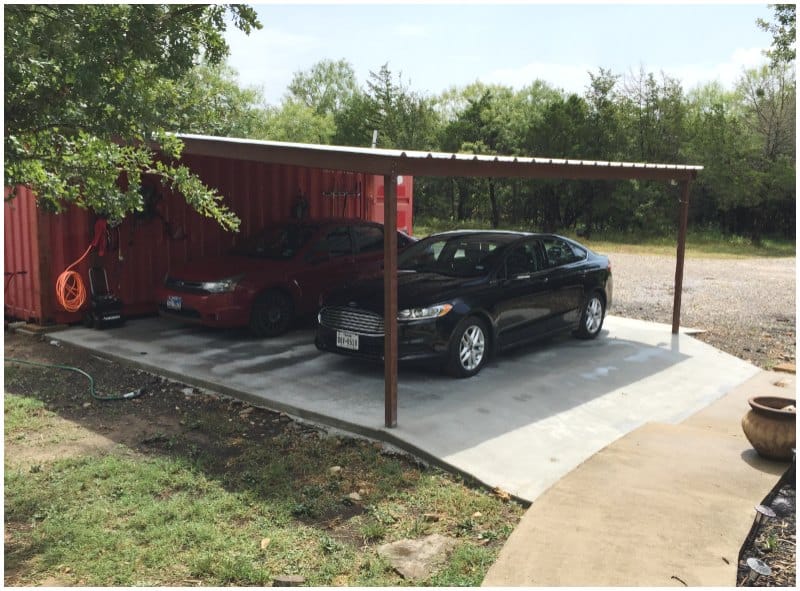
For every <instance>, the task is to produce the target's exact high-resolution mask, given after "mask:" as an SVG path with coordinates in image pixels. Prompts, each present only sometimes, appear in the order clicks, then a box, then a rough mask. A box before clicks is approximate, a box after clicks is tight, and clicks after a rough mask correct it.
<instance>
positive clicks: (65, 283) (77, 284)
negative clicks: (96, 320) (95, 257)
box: [56, 244, 94, 312]
mask: <svg viewBox="0 0 800 591" xmlns="http://www.w3.org/2000/svg"><path fill="white" fill-rule="evenodd" d="M92 248H94V244H90V245H89V248H87V249H86V252H84V253H83V254H82V255H81V258H79V259H78V260H77V261H75V262H74V263H72V264H71V265H70V266H69V267H67V268H66V269H65V270H64V272H63V273H61V275H59V276H58V279H57V280H56V299H57V300H58V303H59V304H61V306H62V307H63V308H64V309H65V310H66V311H67V312H77V311H78V310H80V309H81V307H82V306H83V304H84V302H86V286H85V285H84V283H83V279H82V278H81V276H80V274H79V273H78V272H77V271H73V270H72V268H73V267H76V266H77V265H78V264H80V262H81V261H82V260H83V259H85V258H86V255H88V254H89V253H90V252H91V251H92Z"/></svg>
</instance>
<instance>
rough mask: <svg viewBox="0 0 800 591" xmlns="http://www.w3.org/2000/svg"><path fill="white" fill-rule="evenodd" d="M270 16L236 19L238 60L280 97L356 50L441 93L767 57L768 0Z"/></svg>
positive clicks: (420, 6) (370, 62)
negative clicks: (255, 26) (240, 24)
mask: <svg viewBox="0 0 800 591" xmlns="http://www.w3.org/2000/svg"><path fill="white" fill-rule="evenodd" d="M253 6H254V7H255V8H256V10H257V12H258V15H259V20H260V21H261V23H262V24H263V25H264V28H263V29H261V30H260V31H254V32H252V33H251V34H250V36H249V37H248V36H246V35H244V34H243V33H241V32H240V31H238V30H235V29H234V30H231V29H229V31H228V33H226V38H227V40H228V43H229V45H230V48H231V54H230V57H229V60H228V63H229V64H230V65H231V66H233V68H234V69H235V70H236V71H237V72H238V74H239V82H240V83H241V84H242V85H243V86H253V87H257V88H260V89H261V90H262V92H263V95H264V97H265V99H266V101H267V102H268V103H269V104H273V105H277V104H279V103H280V101H281V99H282V98H283V96H284V95H285V93H286V88H287V86H288V84H289V82H290V81H291V79H292V75H293V74H294V73H295V72H298V71H306V70H308V69H310V68H311V67H312V66H313V65H314V64H315V63H317V62H319V61H320V60H323V59H332V60H339V59H345V60H347V61H348V62H350V64H351V65H352V66H353V69H354V70H355V73H356V77H357V80H358V82H359V84H360V85H362V86H363V85H364V84H365V83H366V81H367V80H368V78H369V73H370V72H371V71H372V72H377V71H378V70H380V68H381V66H382V65H383V64H388V67H389V70H390V71H391V72H392V73H393V74H394V75H395V76H397V75H398V74H399V75H401V76H402V80H403V82H404V83H405V84H407V85H408V86H409V87H410V89H411V90H412V91H415V92H417V93H420V94H423V95H428V96H430V95H436V94H439V93H440V92H442V91H443V90H446V89H448V88H450V87H452V86H459V87H461V86H465V85H467V84H470V83H472V82H475V81H476V80H480V81H482V82H485V83H499V84H503V85H507V86H511V87H513V88H515V89H519V88H521V87H523V86H525V85H527V84H530V83H531V82H533V81H534V80H536V79H541V80H544V81H546V82H547V83H549V84H550V85H551V86H553V87H556V88H561V89H563V90H565V91H567V92H577V93H579V94H582V93H583V92H584V90H585V89H586V87H587V85H588V84H589V80H590V79H589V74H588V72H590V71H591V72H597V71H598V68H600V67H602V68H606V69H610V70H611V71H612V72H613V73H615V74H621V75H631V74H633V73H637V72H639V71H640V70H641V69H644V71H646V72H653V73H654V74H656V75H657V76H660V73H661V72H663V73H665V74H668V75H669V76H672V77H675V78H677V79H679V80H681V81H682V83H683V87H684V90H686V91H688V90H691V89H692V88H694V87H696V86H698V85H702V84H705V83H707V82H711V81H718V82H720V83H722V84H723V86H725V87H726V88H733V86H734V85H735V83H736V80H737V79H738V78H739V76H740V75H741V73H742V72H743V70H744V69H745V68H751V67H756V66H758V65H760V64H762V63H765V62H766V58H765V57H764V56H763V53H762V52H763V50H764V49H766V48H768V47H769V45H770V42H771V36H770V35H769V33H767V32H764V31H762V30H761V29H759V28H758V27H757V26H756V19H757V18H764V19H766V20H770V18H771V14H772V12H771V10H770V9H769V7H768V6H767V4H766V3H763V4H760V3H759V4H756V3H752V2H743V3H731V2H728V3H704V4H698V3H694V2H684V3H673V4H648V3H641V2H633V3H631V2H629V3H627V4H626V3H616V4H606V3H583V4H577V3H575V4H566V3H560V4H555V3H553V4H539V3H530V2H528V3H525V2H511V3H504V4H500V3H474V2H441V3H437V4H434V3H430V2H406V3H395V4H385V3H375V2H373V3H367V2H356V3H332V2H328V3H323V4H320V3H317V4H300V3H297V2H294V3H291V4H289V3H270V4H254V5H253Z"/></svg>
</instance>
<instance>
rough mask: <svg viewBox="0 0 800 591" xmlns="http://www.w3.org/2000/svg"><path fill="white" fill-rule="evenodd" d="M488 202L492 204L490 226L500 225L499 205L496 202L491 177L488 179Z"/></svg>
mask: <svg viewBox="0 0 800 591" xmlns="http://www.w3.org/2000/svg"><path fill="white" fill-rule="evenodd" d="M489 202H490V203H491V204H492V228H497V227H498V226H499V225H500V206H499V205H498V203H497V195H496V193H495V186H494V180H493V179H489Z"/></svg>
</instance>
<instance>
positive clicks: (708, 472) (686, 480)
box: [483, 372, 796, 587]
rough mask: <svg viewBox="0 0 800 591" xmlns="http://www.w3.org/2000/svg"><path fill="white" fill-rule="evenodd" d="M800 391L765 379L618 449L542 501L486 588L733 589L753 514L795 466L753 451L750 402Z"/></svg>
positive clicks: (789, 382)
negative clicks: (746, 429) (745, 424)
mask: <svg viewBox="0 0 800 591" xmlns="http://www.w3.org/2000/svg"><path fill="white" fill-rule="evenodd" d="M795 392H796V379H795V376H794V375H788V374H778V373H771V372H761V373H759V374H758V375H756V376H755V377H753V378H752V379H750V380H748V381H747V382H745V383H744V384H742V385H741V386H740V387H738V388H736V389H734V390H733V391H731V392H730V393H728V394H727V395H725V396H724V397H723V398H721V399H720V400H718V401H716V402H715V403H713V404H712V405H710V406H709V407H708V408H706V409H704V410H701V411H700V412H698V413H696V414H694V415H692V416H690V417H688V418H687V419H686V420H684V421H682V422H681V423H679V424H674V425H669V424H657V423H650V424H646V425H643V426H641V427H639V428H638V429H636V430H634V431H633V432H631V433H629V434H628V435H626V436H625V437H623V438H621V439H619V440H617V441H615V442H614V443H612V444H611V445H609V446H608V447H606V448H605V449H603V450H602V451H600V452H599V453H597V454H596V455H594V456H592V457H591V458H590V459H588V460H587V461H586V462H584V463H583V464H581V465H580V466H579V467H578V468H577V469H575V470H574V471H572V472H570V473H569V474H567V475H566V476H565V477H564V478H562V479H561V480H560V481H559V482H558V483H557V484H555V486H553V487H552V488H551V489H549V490H548V491H547V492H545V493H544V494H543V495H541V496H540V497H539V498H538V499H536V501H535V502H534V503H533V505H532V506H531V507H530V508H529V509H528V511H527V512H526V514H525V516H524V517H523V519H522V520H521V522H520V524H519V526H518V527H517V528H516V529H515V530H514V532H513V534H512V535H511V537H510V538H509V540H508V541H507V543H506V545H505V546H504V548H503V549H502V551H501V552H500V555H499V557H498V560H497V561H496V563H495V564H494V565H493V566H492V567H491V568H490V570H489V572H488V573H487V575H486V578H485V580H484V582H483V585H484V586H527V587H530V586H611V585H613V586H652V587H661V586H683V585H684V584H685V585H688V586H690V587H694V586H728V587H733V586H734V585H735V584H736V571H737V558H738V553H739V549H740V547H741V545H742V543H743V542H744V539H745V537H746V536H747V534H748V532H749V530H750V527H751V526H752V523H753V518H754V516H755V512H754V510H753V506H754V505H755V504H758V503H759V502H760V501H761V500H762V499H763V498H764V497H765V496H766V495H767V494H768V493H769V491H770V490H771V489H772V488H773V487H774V486H775V484H776V483H777V481H778V479H779V477H780V475H781V474H782V473H783V472H784V471H785V470H786V468H787V467H788V464H782V463H777V462H770V461H767V460H763V459H761V458H760V457H759V456H758V455H756V453H755V451H754V450H753V449H752V448H751V446H750V444H749V443H748V441H747V439H746V438H745V436H744V434H743V433H742V430H741V426H740V423H741V419H742V417H743V416H744V414H745V413H746V412H747V410H749V406H748V404H747V399H748V398H750V397H752V396H755V395H775V396H784V397H788V398H794V397H795Z"/></svg>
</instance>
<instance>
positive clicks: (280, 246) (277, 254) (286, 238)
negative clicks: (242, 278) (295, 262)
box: [233, 224, 318, 260]
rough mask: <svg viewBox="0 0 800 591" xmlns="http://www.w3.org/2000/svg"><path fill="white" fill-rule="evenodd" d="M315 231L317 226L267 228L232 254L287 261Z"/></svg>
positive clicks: (247, 240) (295, 225) (297, 225)
mask: <svg viewBox="0 0 800 591" xmlns="http://www.w3.org/2000/svg"><path fill="white" fill-rule="evenodd" d="M317 229H318V228H317V226H306V225H300V224H290V225H286V226H268V227H267V228H264V229H263V230H262V231H261V232H259V233H257V234H255V235H253V236H251V237H250V238H248V239H246V240H245V241H244V242H243V243H242V244H241V245H240V246H239V247H238V248H235V249H234V250H233V254H240V255H245V256H250V257H258V258H264V259H284V260H288V259H291V258H292V257H294V255H295V254H296V253H297V252H298V251H299V250H300V249H302V248H303V247H304V246H305V245H306V244H307V243H308V241H309V240H311V238H312V237H313V236H314V234H315V233H316V232H317Z"/></svg>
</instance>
